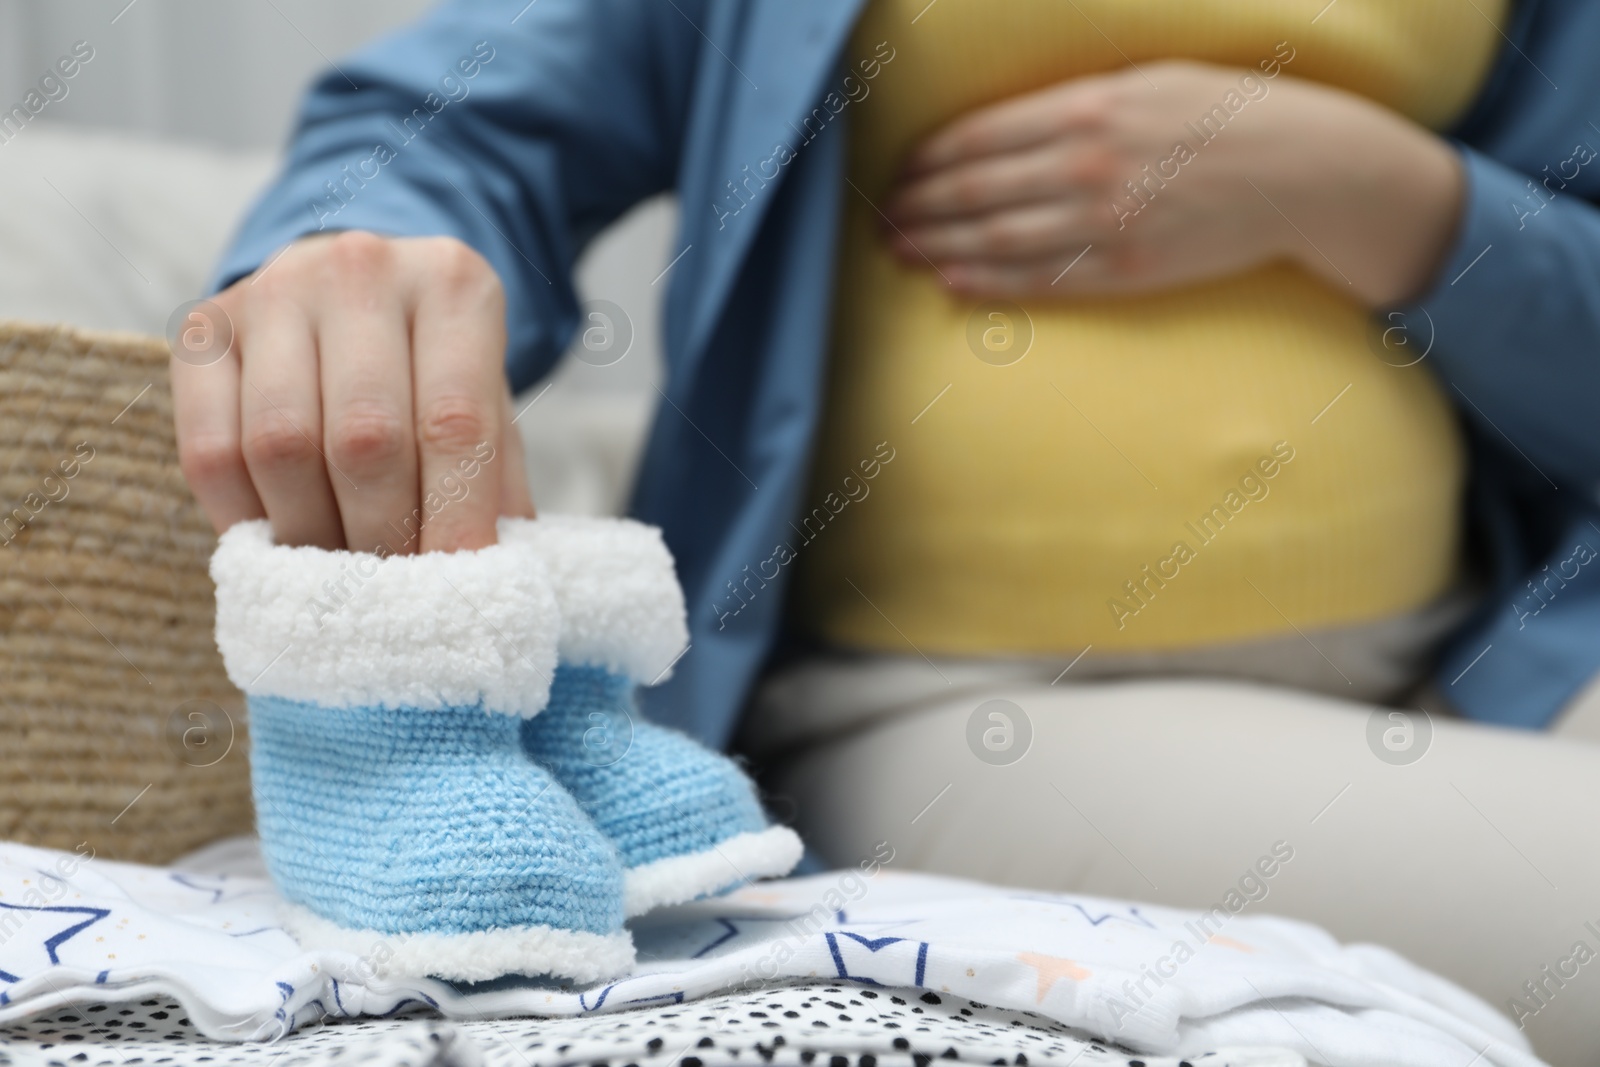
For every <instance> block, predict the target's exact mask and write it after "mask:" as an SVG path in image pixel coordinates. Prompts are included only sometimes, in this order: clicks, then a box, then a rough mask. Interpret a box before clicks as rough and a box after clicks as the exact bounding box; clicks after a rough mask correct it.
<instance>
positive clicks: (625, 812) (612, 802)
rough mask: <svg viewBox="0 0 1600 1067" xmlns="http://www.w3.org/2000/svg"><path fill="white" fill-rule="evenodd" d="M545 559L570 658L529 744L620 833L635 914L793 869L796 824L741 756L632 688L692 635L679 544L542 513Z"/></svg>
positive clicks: (640, 531) (662, 672)
mask: <svg viewBox="0 0 1600 1067" xmlns="http://www.w3.org/2000/svg"><path fill="white" fill-rule="evenodd" d="M513 536H514V537H515V538H516V539H517V542H518V543H519V544H526V545H529V546H531V547H533V548H534V549H535V550H536V551H537V552H538V554H539V555H540V556H541V557H542V558H543V559H544V562H545V566H546V568H547V569H548V571H549V574H550V581H551V584H552V585H553V586H554V587H555V595H556V601H557V603H558V604H559V605H560V609H561V639H560V659H561V662H560V665H559V666H558V667H557V668H556V673H555V680H554V683H553V684H552V685H551V687H550V704H549V707H547V708H546V709H545V711H544V713H543V714H542V715H539V716H538V717H537V718H533V719H529V720H527V721H526V722H524V723H523V724H522V740H523V744H524V745H525V746H526V747H527V750H528V752H529V754H531V755H532V756H533V758H534V759H536V760H537V761H538V762H539V763H541V764H542V765H543V766H544V767H545V768H546V769H547V770H549V771H550V773H551V774H553V775H554V776H555V779H556V781H558V782H560V783H561V784H562V785H564V786H566V788H567V789H568V790H569V791H570V792H571V793H572V795H573V796H574V797H576V798H577V801H578V803H579V804H581V805H582V806H583V810H584V811H586V812H588V813H589V816H590V818H592V819H594V821H595V825H597V826H598V827H600V829H601V831H602V832H603V833H604V834H605V835H606V836H607V837H609V838H610V839H611V841H612V843H613V844H614V845H616V847H617V851H618V853H620V854H621V856H622V865H623V866H624V867H625V868H626V869H627V887H626V891H625V894H624V901H625V903H624V908H625V910H626V912H627V914H628V915H629V916H630V917H632V916H635V915H641V914H643V913H644V912H647V911H649V910H650V909H652V908H655V907H660V906H661V905H664V904H676V903H679V902H682V901H686V900H694V899H696V898H697V897H703V896H710V895H712V894H715V893H719V892H723V891H726V890H728V889H732V888H734V887H735V886H738V885H742V884H744V883H746V882H749V881H751V880H753V879H756V878H765V877H773V876H777V875H783V874H787V873H789V871H790V870H792V869H793V868H794V865H795V864H796V863H797V862H799V859H800V852H801V845H800V839H799V838H798V837H797V836H796V835H795V833H794V831H792V830H790V829H789V828H788V827H784V826H772V825H769V824H768V822H767V818H766V815H765V813H764V812H763V811H762V810H761V802H760V801H759V800H758V799H757V798H756V792H755V786H754V785H753V784H752V783H751V781H750V779H749V778H747V777H746V776H745V774H744V772H742V771H741V770H740V769H739V768H738V766H737V765H736V764H734V762H733V761H732V760H730V759H728V758H727V757H725V756H722V755H720V754H719V753H716V752H712V751H711V750H710V749H707V748H705V747H704V746H703V745H701V744H699V743H698V742H696V741H694V740H691V739H690V738H689V737H687V736H686V735H684V734H682V733H679V732H678V731H676V730H669V729H667V728H665V727H662V726H656V725H653V724H651V723H648V722H645V721H644V720H643V719H642V718H641V717H640V715H639V712H638V710H637V707H636V705H635V703H634V699H633V694H634V687H635V686H636V685H639V684H644V685H653V684H655V683H656V682H659V681H660V680H662V679H663V678H665V677H667V675H668V672H669V671H670V669H671V667H672V665H673V663H674V662H675V661H676V659H677V657H678V656H679V655H680V654H681V653H682V652H683V650H684V647H685V645H686V644H687V641H688V631H687V628H686V625H685V616H684V605H683V591H682V589H680V588H679V586H678V580H677V577H676V576H675V575H674V573H673V567H672V555H671V553H669V552H668V551H667V547H666V545H664V544H662V542H661V532H660V531H659V530H657V529H655V528H654V527H652V526H645V525H642V524H641V523H637V522H633V521H630V520H626V519H591V518H579V517H575V516H555V517H544V518H540V519H538V520H536V521H534V522H529V523H524V524H522V525H521V526H519V527H518V529H517V530H516V531H515V533H514V534H513Z"/></svg>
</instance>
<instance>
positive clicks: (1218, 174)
mask: <svg viewBox="0 0 1600 1067" xmlns="http://www.w3.org/2000/svg"><path fill="white" fill-rule="evenodd" d="M1152 83H1153V85H1154V86H1158V87H1159V88H1155V87H1153V86H1152ZM1240 101H1243V104H1242V106H1241V104H1240ZM1230 103H1231V104H1232V105H1233V108H1234V109H1236V110H1230V108H1229V106H1228V104H1230ZM1180 146H1182V147H1180ZM1129 183H1132V184H1131V186H1130V184H1129ZM1462 185H1463V179H1462V176H1461V167H1460V164H1459V160H1458V159H1457V157H1456V154H1455V152H1454V151H1453V150H1452V149H1451V148H1450V146H1449V145H1447V144H1446V143H1445V142H1444V141H1443V140H1442V139H1440V138H1439V137H1437V136H1435V135H1434V134H1432V133H1430V132H1429V131H1428V130H1426V129H1424V128H1422V127H1421V126H1418V125H1416V124H1415V123H1413V122H1411V121H1409V120H1408V119H1406V118H1404V117H1402V116H1400V115H1397V114H1396V113H1394V112H1392V111H1390V110H1388V109H1386V108H1384V107H1382V106H1380V105H1378V104H1376V103H1373V102H1371V101H1369V100H1366V99H1364V98H1362V97H1359V96H1356V95H1354V94H1351V93H1347V92H1344V91H1342V90H1338V89H1332V88H1329V87H1326V86H1322V85H1319V84H1316V83H1313V82H1308V81H1303V80H1298V79H1295V78H1291V77H1289V76H1288V75H1286V74H1282V73H1280V74H1278V76H1276V77H1273V78H1268V77H1266V76H1265V75H1264V74H1263V73H1262V72H1261V71H1255V70H1240V69H1234V68H1227V67H1217V66H1210V65H1207V64H1202V63H1194V62H1188V61H1178V60H1171V61H1163V62H1160V63H1146V64H1143V65H1141V66H1140V67H1138V68H1132V67H1130V68H1127V69H1125V70H1121V71H1117V72H1115V73H1111V74H1103V75H1095V76H1091V77H1084V78H1077V79H1073V80H1071V81H1067V82H1063V83H1061V84H1059V85H1054V86H1051V87H1049V88H1046V89H1043V90H1040V91H1038V92H1033V93H1028V94H1025V95H1022V96H1017V97H1014V98H1012V99H1009V100H1005V101H1003V102H1001V103H999V104H995V105H992V106H989V107H985V108H982V109H979V110H977V111H974V112H972V113H970V114H968V115H965V116H963V117H962V118H960V119H957V120H956V121H954V122H952V123H951V124H949V125H948V126H946V127H944V128H943V129H940V130H938V131H936V132H935V133H934V134H932V135H931V136H929V137H928V138H927V139H926V140H925V141H923V142H922V143H921V144H920V145H918V146H917V147H916V148H915V149H914V150H913V151H912V153H911V155H910V157H909V158H908V159H907V161H906V164H905V167H904V171H903V173H902V176H901V179H900V181H899V183H898V184H897V186H896V188H895V189H894V191H893V193H892V195H891V197H890V199H889V202H888V203H887V204H886V205H885V210H886V214H887V215H888V217H889V219H890V220H891V221H892V224H893V225H892V227H890V228H888V229H887V231H886V232H887V239H888V240H889V241H890V242H891V245H892V246H893V248H894V250H895V252H896V253H897V255H899V256H900V257H901V258H902V259H903V260H904V261H905V262H907V263H908V264H912V265H918V266H924V267H925V266H927V264H928V263H929V262H931V263H932V264H933V265H935V266H936V267H937V268H938V270H939V271H940V272H941V273H942V274H943V275H944V277H945V278H946V279H948V281H949V283H950V285H951V286H952V287H954V288H956V289H958V290H961V291H963V292H969V293H972V294H975V295H997V296H1013V297H1023V296H1049V295H1059V296H1063V297H1066V296H1081V295H1090V294H1104V293H1129V292H1148V291H1152V290H1158V289H1165V288H1170V287H1174V286H1179V285H1183V284H1185V283H1188V282H1198V281H1203V280H1206V279H1210V278H1215V277H1218V276H1222V275H1226V274H1231V273H1234V272H1237V271H1242V270H1246V269H1249V268H1251V267H1255V266H1258V265H1260V264H1262V263H1265V262H1267V261H1269V260H1273V259H1288V260H1291V261H1293V262H1295V263H1298V264H1300V265H1301V266H1303V267H1305V268H1306V269H1308V270H1310V271H1312V272H1313V273H1315V274H1317V275H1319V276H1320V277H1322V278H1323V279H1325V280H1326V281H1327V282H1329V283H1330V284H1332V285H1334V286H1336V287H1338V288H1340V289H1346V290H1348V291H1349V292H1350V293H1351V294H1352V296H1354V297H1355V298H1356V299H1357V300H1359V301H1361V302H1363V303H1364V304H1366V305H1368V306H1371V307H1381V306H1384V305H1388V304H1392V303H1397V302H1400V301H1402V300H1405V299H1407V298H1410V297H1414V296H1417V295H1418V294H1419V293H1420V292H1421V291H1422V290H1423V289H1425V288H1426V286H1427V284H1428V282H1429V280H1430V278H1431V277H1432V275H1433V273H1434V272H1435V271H1436V270H1437V268H1438V264H1439V263H1440V262H1441V261H1442V260H1443V258H1444V255H1445V253H1446V251H1447V248H1448V244H1449V242H1450V240H1451V238H1452V236H1453V233H1454V230H1455V226H1456V220H1457V218H1458V217H1459V214H1460V211H1461V199H1462ZM1069 268H1070V269H1069Z"/></svg>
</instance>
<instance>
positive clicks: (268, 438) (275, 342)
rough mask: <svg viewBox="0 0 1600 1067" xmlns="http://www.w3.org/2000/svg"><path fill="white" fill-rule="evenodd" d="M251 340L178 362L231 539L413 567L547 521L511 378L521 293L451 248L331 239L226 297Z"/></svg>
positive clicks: (191, 461) (215, 519)
mask: <svg viewBox="0 0 1600 1067" xmlns="http://www.w3.org/2000/svg"><path fill="white" fill-rule="evenodd" d="M214 302H215V303H216V304H217V305H218V306H219V307H220V308H221V309H222V310H223V312H224V313H225V314H226V315H227V316H228V318H229V319H230V320H231V323H232V327H233V344H232V346H231V348H230V349H229V350H228V352H227V354H226V355H225V356H223V357H222V358H221V359H217V360H215V361H214V362H213V361H211V360H210V359H190V358H187V357H186V354H183V353H178V354H175V355H174V358H173V360H172V392H173V406H174V408H175V411H176V418H177V431H178V458H179V463H180V465H181V466H182V468H183V473H184V476H185V477H186V478H187V479H188V481H189V486H190V488H191V489H193V490H194V494H195V496H196V498H198V499H199V501H200V505H201V507H202V508H204V509H205V512H206V515H207V516H208V517H209V518H210V519H211V522H212V524H213V525H214V526H215V527H216V529H217V531H218V532H221V531H222V530H225V529H227V528H228V527H229V526H231V525H233V524H234V523H236V522H239V521H240V520H243V519H252V518H261V517H263V516H265V517H266V518H268V519H270V520H271V522H272V532H273V536H274V538H275V539H276V540H277V541H278V542H279V543H280V544H291V545H319V546H321V547H323V548H350V549H352V550H360V551H379V552H383V553H385V554H391V553H392V554H398V555H408V554H411V553H414V552H418V551H434V550H444V551H450V550H454V549H458V548H480V547H482V546H484V545H490V544H493V543H494V542H495V519H496V518H497V517H498V516H500V515H526V516H531V515H532V514H533V502H532V500H531V499H530V498H529V494H528V488H527V483H526V481H525V478H524V474H523V465H522V448H521V444H520V442H519V440H518V438H517V433H516V428H515V427H514V426H513V425H512V424H511V416H510V409H511V405H510V399H509V397H508V395H507V386H506V380H505V371H504V359H505V346H506V338H505V297H504V294H503V293H502V292H501V288H500V281H499V279H498V277H496V275H495V272H494V270H493V269H492V268H491V267H490V266H489V264H488V263H487V262H485V261H484V259H483V258H482V257H481V256H479V255H478V254H477V253H476V252H474V251H472V250H471V249H470V248H468V247H467V246H466V245H464V244H462V243H461V242H459V241H456V240H453V239H451V238H443V237H434V238H385V237H379V236H376V235H374V234H370V233H361V232H353V231H352V232H347V233H341V234H336V235H317V236H314V237H308V238H305V239H302V240H301V241H298V242H296V243H295V244H294V245H293V246H291V247H290V248H289V250H288V251H286V252H285V253H283V254H282V255H281V256H279V257H278V258H277V259H276V260H274V261H272V262H270V263H268V265H267V266H265V267H263V268H262V269H261V270H258V271H257V272H256V273H255V274H254V275H251V276H250V277H248V278H244V279H241V280H240V281H238V282H236V283H235V284H234V285H233V286H231V287H230V288H228V289H227V290H226V291H225V292H223V293H220V294H218V296H217V297H216V298H215V301H214Z"/></svg>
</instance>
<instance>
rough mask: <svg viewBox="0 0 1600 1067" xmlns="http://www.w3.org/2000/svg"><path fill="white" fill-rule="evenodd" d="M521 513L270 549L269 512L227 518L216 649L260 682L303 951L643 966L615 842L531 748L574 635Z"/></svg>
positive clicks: (285, 870) (393, 964) (610, 968)
mask: <svg viewBox="0 0 1600 1067" xmlns="http://www.w3.org/2000/svg"><path fill="white" fill-rule="evenodd" d="M522 524H526V520H517V519H502V520H501V523H500V543H499V544H497V545H493V546H490V547H488V548H483V549H479V550H477V551H469V552H456V553H426V554H423V555H419V556H388V557H380V556H377V555H373V554H369V553H361V552H345V551H325V550H322V549H318V548H293V547H286V546H280V545H275V544H273V542H272V536H271V532H270V529H269V527H268V524H267V523H266V522H264V521H257V522H246V523H240V524H238V525H236V526H234V527H233V528H232V529H230V530H229V531H228V532H227V533H225V534H223V536H222V538H221V540H220V543H219V544H218V546H217V550H216V554H215V555H214V556H213V557H212V561H211V576H212V578H213V579H214V580H215V582H216V585H217V631H216V632H217V645H218V647H219V648H220V649H221V651H222V656H223V660H224V663H225V664H226V666H227V670H228V676H229V677H230V678H231V679H232V680H233V682H234V684H235V685H237V686H239V687H240V688H241V689H243V690H244V691H245V693H246V694H247V696H248V697H249V705H250V736H251V746H252V747H251V778H252V785H253V792H254V797H255V805H256V816H257V826H258V829H259V832H260V835H261V842H262V850H263V853H264V855H265V859H266V863H267V868H268V870H269V871H270V872H271V874H272V877H273V880H274V881H275V882H276V883H277V885H278V888H279V890H280V892H281V893H282V895H283V897H284V898H285V900H286V901H287V905H288V907H287V913H286V914H285V915H284V916H283V921H284V924H285V926H286V927H287V928H288V929H289V930H290V932H291V933H293V934H294V936H295V937H296V938H297V939H298V940H299V941H300V942H301V944H302V945H303V946H305V947H306V948H308V949H334V950H343V951H348V952H351V953H353V954H355V955H357V956H361V957H363V958H364V959H365V960H368V961H370V969H371V970H372V972H373V973H374V974H375V975H377V976H379V977H394V978H416V977H423V976H433V977H438V978H445V979H449V980H456V981H467V982H476V981H483V980H487V979H491V978H497V977H500V976H503V975H508V974H523V975H553V976H558V977H562V978H571V979H576V980H579V981H585V982H587V981H593V980H597V979H602V978H608V977H612V976H614V975H616V974H619V973H621V972H623V971H626V970H627V969H628V968H629V967H630V966H631V965H632V963H633V959H634V953H633V943H632V939H631V937H630V936H629V934H628V933H627V931H626V930H625V929H624V928H623V925H622V921H623V908H622V902H623V871H622V867H621V864H620V862H619V858H618V855H617V852H616V850H615V848H613V846H612V845H611V844H610V842H609V841H608V840H607V839H606V837H605V836H604V835H602V834H601V832H600V831H599V830H598V829H597V828H596V826H595V825H594V823H593V822H592V821H591V820H590V818H589V817H588V816H587V815H586V814H585V813H584V810H583V808H582V807H581V806H580V805H579V804H578V802H577V801H575V800H574V798H573V797H572V796H571V795H570V794H568V793H567V791H566V790H564V789H563V788H562V787H561V786H560V785H558V784H556V783H555V782H553V781H552V780H551V777H550V775H549V773H547V772H546V771H545V770H544V769H542V768H541V767H540V766H538V765H537V764H536V763H534V762H533V761H532V760H530V759H528V757H527V755H526V753H525V752H524V751H523V749H522V745H521V740H520V729H521V727H522V725H523V724H524V723H525V722H527V721H530V720H531V719H533V718H536V717H537V716H538V713H539V712H540V711H541V710H543V709H544V708H545V705H546V702H547V700H548V696H549V692H550V682H551V678H552V677H553V676H554V674H555V669H556V648H557V640H558V634H559V632H560V617H559V613H558V607H557V604H556V598H555V595H554V593H553V591H552V589H551V585H550V581H549V578H548V576H547V574H546V568H545V566H544V564H543V562H542V560H541V558H540V557H541V553H539V552H537V551H536V550H535V549H534V547H533V545H532V543H531V541H530V540H529V539H527V538H518V537H516V536H513V535H512V532H513V531H514V530H515V528H516V527H517V526H518V525H522Z"/></svg>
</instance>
